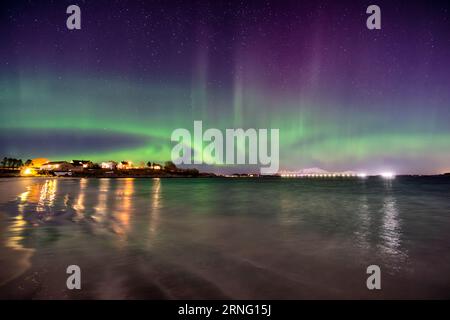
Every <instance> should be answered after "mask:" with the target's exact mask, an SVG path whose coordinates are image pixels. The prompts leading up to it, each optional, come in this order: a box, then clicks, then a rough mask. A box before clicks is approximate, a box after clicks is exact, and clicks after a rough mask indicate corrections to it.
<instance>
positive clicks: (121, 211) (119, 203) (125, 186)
mask: <svg viewBox="0 0 450 320" xmlns="http://www.w3.org/2000/svg"><path fill="white" fill-rule="evenodd" d="M134 180H135V179H134V178H126V179H120V180H119V181H118V186H117V189H116V192H115V196H116V205H115V210H114V223H113V225H112V228H113V231H114V232H115V233H116V234H117V235H119V236H120V238H121V240H124V239H125V237H126V234H127V232H128V231H129V229H130V218H131V215H132V209H133V194H134Z"/></svg>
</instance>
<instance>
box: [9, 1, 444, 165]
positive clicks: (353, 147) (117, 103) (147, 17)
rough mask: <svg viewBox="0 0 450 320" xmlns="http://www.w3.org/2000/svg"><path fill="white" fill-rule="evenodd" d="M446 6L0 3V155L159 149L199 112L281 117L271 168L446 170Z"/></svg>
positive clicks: (121, 156)
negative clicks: (372, 24) (373, 23)
mask: <svg viewBox="0 0 450 320" xmlns="http://www.w3.org/2000/svg"><path fill="white" fill-rule="evenodd" d="M70 4H77V5H79V6H80V8H81V17H82V18H81V27H82V29H81V30H68V29H67V28H66V19H67V17H68V15H67V14H66V8H67V6H68V5H70ZM371 4H377V5H379V6H380V7H381V14H382V29H381V30H368V29H367V28H366V19H367V17H368V15H367V14H366V8H367V7H368V6H369V5H371ZM449 16H450V3H449V2H448V1H442V2H440V1H379V0H371V1H331V0H330V1H312V0H311V1H300V0H297V1H170V0H164V1H151V0H147V1H99V0H96V1H19V0H14V1H2V2H1V4H0V40H1V45H0V156H1V157H3V156H9V157H20V158H23V159H24V160H25V159H28V158H37V157H46V158H50V159H51V160H62V159H63V160H71V159H80V158H83V159H90V160H94V161H102V160H111V159H112V160H133V161H135V162H139V161H145V162H147V161H165V160H170V151H171V149H172V147H173V145H174V144H173V143H172V142H171V141H170V135H171V133H172V131H173V130H174V129H176V128H188V129H191V130H192V126H193V121H194V120H203V126H204V128H211V127H214V128H219V129H225V128H241V127H242V128H257V129H258V128H279V129H280V157H281V158H280V167H281V169H286V170H296V169H301V168H307V167H320V168H323V169H326V170H331V171H334V170H355V171H364V172H367V173H376V172H379V171H380V170H392V171H395V172H397V173H442V172H450V17H449ZM228 169H229V168H223V167H221V168H217V169H216V171H219V172H220V171H226V170H228ZM236 169H239V170H242V171H246V170H247V171H248V170H252V169H251V168H250V167H246V166H242V167H240V168H232V169H230V170H233V171H235V170H236Z"/></svg>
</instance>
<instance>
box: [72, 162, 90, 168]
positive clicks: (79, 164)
mask: <svg viewBox="0 0 450 320" xmlns="http://www.w3.org/2000/svg"><path fill="white" fill-rule="evenodd" d="M71 163H72V164H73V166H74V167H81V168H83V169H89V168H92V167H93V166H94V164H93V163H92V161H90V160H72V161H71Z"/></svg>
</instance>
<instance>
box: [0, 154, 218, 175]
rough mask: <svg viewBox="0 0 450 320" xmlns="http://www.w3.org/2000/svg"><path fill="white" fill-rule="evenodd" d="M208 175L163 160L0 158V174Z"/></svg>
mask: <svg viewBox="0 0 450 320" xmlns="http://www.w3.org/2000/svg"><path fill="white" fill-rule="evenodd" d="M33 176H35V177H38V176H44V177H50V176H58V177H84V178H121V177H136V178H138V177H148V178H156V177H189V178H194V177H212V176H216V175H215V174H213V173H200V172H199V171H198V170H197V169H183V168H178V167H177V166H176V165H175V164H174V163H173V162H172V161H166V162H165V163H164V164H159V163H155V162H147V163H145V164H144V163H140V164H138V165H135V164H133V163H132V162H131V161H119V162H115V161H105V162H101V163H95V162H93V161H90V160H71V161H65V160H61V161H49V160H48V159H45V158H36V159H33V160H31V159H29V160H27V161H25V162H23V160H22V159H15V158H7V157H4V158H3V160H2V161H1V162H0V177H33Z"/></svg>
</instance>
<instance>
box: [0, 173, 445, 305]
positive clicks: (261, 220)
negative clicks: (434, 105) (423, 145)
mask: <svg viewBox="0 0 450 320" xmlns="http://www.w3.org/2000/svg"><path fill="white" fill-rule="evenodd" d="M73 264H75V265H78V266H80V268H81V270H82V271H81V274H82V289H81V290H78V291H77V290H72V291H70V290H68V289H67V288H66V279H67V277H68V275H67V274H66V268H67V266H69V265H73ZM372 264H376V265H379V266H380V267H381V273H382V278H381V279H382V280H381V286H382V289H381V290H380V291H369V290H368V289H367V288H366V279H367V276H368V275H367V274H366V268H367V266H369V265H372ZM0 298H11V299H15V298H36V299H54V298H58V299H66V298H67V299H74V298H88V299H90V298H92V299H108V298H112V299H116V298H127V299H142V298H147V299H166V298H168V299H177V298H180V299H184V298H186V299H191V298H192V299H194V298H196V299H202V298H214V299H216V298H235V299H241V298H243V299H252V298H258V299H271V298H274V299H304V298H343V299H347V298H363V299H370V298H375V299H376V298H450V178H445V177H435V178H431V177H416V178H415V177H397V178H396V179H394V180H389V181H388V180H382V179H380V178H368V179H349V180H332V179H331V180H318V179H317V180H312V179H311V180H306V179H305V180H304V179H71V178H55V179H51V178H50V179H49V178H11V179H7V178H4V179H0Z"/></svg>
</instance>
